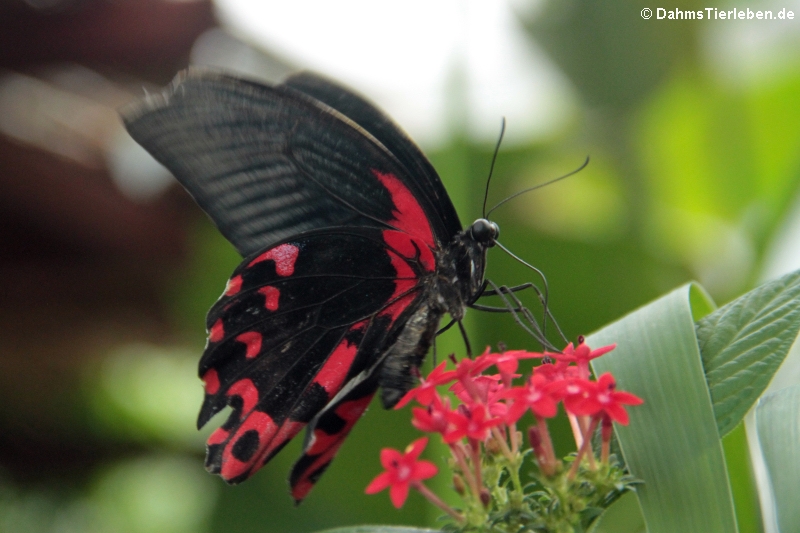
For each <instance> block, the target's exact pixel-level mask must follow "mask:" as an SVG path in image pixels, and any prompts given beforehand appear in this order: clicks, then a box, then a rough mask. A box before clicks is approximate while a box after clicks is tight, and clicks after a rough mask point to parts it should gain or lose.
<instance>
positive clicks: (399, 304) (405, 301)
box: [381, 294, 414, 322]
mask: <svg viewBox="0 0 800 533" xmlns="http://www.w3.org/2000/svg"><path fill="white" fill-rule="evenodd" d="M413 299H414V295H413V294H407V295H405V296H403V297H402V298H400V299H399V300H397V301H396V302H394V303H393V304H392V305H390V306H389V307H387V308H386V309H384V310H383V311H381V316H386V315H389V316H391V317H392V322H394V321H395V320H397V317H399V316H400V313H402V312H403V311H405V310H406V308H407V307H408V306H409V305H410V304H411V301H412V300H413Z"/></svg>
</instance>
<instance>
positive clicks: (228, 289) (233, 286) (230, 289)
mask: <svg viewBox="0 0 800 533" xmlns="http://www.w3.org/2000/svg"><path fill="white" fill-rule="evenodd" d="M241 289H242V276H241V275H236V276H233V277H232V278H231V279H229V280H228V284H227V285H226V286H225V296H233V295H234V294H236V293H237V292H239V291H240V290H241Z"/></svg>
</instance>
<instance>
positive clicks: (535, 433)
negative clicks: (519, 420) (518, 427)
mask: <svg viewBox="0 0 800 533" xmlns="http://www.w3.org/2000/svg"><path fill="white" fill-rule="evenodd" d="M528 441H529V442H530V443H531V448H533V450H534V451H536V450H537V449H539V448H541V447H542V435H541V433H539V427H538V426H531V427H529V428H528Z"/></svg>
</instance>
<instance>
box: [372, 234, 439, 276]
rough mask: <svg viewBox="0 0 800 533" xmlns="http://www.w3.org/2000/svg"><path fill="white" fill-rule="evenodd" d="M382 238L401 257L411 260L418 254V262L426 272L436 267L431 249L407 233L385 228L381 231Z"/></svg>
mask: <svg viewBox="0 0 800 533" xmlns="http://www.w3.org/2000/svg"><path fill="white" fill-rule="evenodd" d="M383 240H384V242H385V243H386V244H388V245H389V246H391V247H392V248H394V249H395V250H396V251H397V252H398V253H399V254H400V255H402V256H403V257H406V258H408V259H412V260H413V259H415V258H416V257H417V255H419V259H418V260H419V262H420V263H422V267H423V268H424V269H425V270H427V271H428V272H433V271H434V269H435V268H436V260H435V259H434V258H433V252H431V249H430V248H428V247H427V246H426V245H425V243H423V242H420V240H419V239H416V238H414V237H412V236H411V235H409V234H408V233H403V232H402V231H395V230H391V229H387V230H384V231H383ZM417 250H419V251H417Z"/></svg>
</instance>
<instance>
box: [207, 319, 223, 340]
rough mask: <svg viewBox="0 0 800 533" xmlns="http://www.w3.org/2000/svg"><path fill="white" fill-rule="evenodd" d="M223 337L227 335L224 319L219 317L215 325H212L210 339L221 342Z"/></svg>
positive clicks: (209, 333)
mask: <svg viewBox="0 0 800 533" xmlns="http://www.w3.org/2000/svg"><path fill="white" fill-rule="evenodd" d="M223 337H225V329H224V328H223V327H222V319H221V318H218V319H217V321H216V322H214V325H213V326H211V331H209V332H208V340H209V341H211V342H219V341H221V340H222V338H223Z"/></svg>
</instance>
